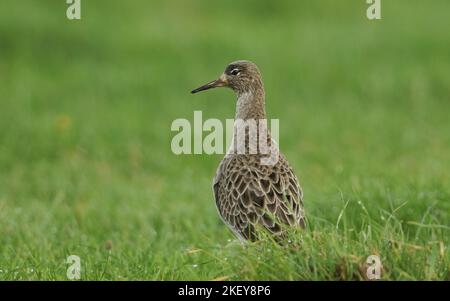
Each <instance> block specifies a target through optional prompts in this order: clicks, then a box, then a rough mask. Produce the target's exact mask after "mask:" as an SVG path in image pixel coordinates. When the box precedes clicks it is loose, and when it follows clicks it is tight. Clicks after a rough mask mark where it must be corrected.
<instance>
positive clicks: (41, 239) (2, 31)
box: [0, 0, 450, 280]
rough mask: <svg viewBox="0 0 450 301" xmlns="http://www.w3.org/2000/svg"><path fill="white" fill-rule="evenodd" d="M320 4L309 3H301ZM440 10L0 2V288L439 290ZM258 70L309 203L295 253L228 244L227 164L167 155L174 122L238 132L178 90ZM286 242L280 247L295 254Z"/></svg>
mask: <svg viewBox="0 0 450 301" xmlns="http://www.w3.org/2000/svg"><path fill="white" fill-rule="evenodd" d="M313 2H314V3H313ZM447 2H448V1H447V0H435V1H431V2H430V1H429V2H427V3H425V2H424V1H407V0H401V1H400V0H398V1H383V2H382V17H383V19H382V20H380V21H368V20H367V19H366V17H365V9H366V4H365V1H342V3H340V4H337V3H336V1H331V0H329V1H304V3H300V1H284V2H282V3H281V1H267V2H264V4H263V3H262V1H256V0H252V1H239V2H238V1H235V2H234V3H229V2H228V1H217V2H212V1H206V0H205V1H190V2H188V1H159V2H156V1H154V2H153V1H128V2H127V3H126V4H125V3H124V2H123V1H82V20H81V21H68V20H67V19H66V18H65V9H66V5H65V1H51V0H45V1H44V0H42V1H32V0H22V1H3V2H2V4H0V279H1V280H11V279H60V280H64V279H66V269H67V267H68V264H66V263H65V261H66V258H67V256H69V255H71V254H75V255H78V256H80V258H81V263H82V268H83V269H82V279H83V280H94V279H98V280H124V279H127V280H133V279H157V280H160V279H165V280H172V279H182V280H210V279H217V278H219V279H227V280H241V279H249V280H253V279H257V280H260V279H269V280H272V279H277V280H278V279H287V280H298V279H311V280H330V279H336V280H338V279H345V280H347V279H364V275H365V267H364V262H365V260H366V258H367V257H368V256H369V255H371V254H376V255H379V256H380V258H381V261H382V264H383V275H382V279H386V280H387V279H389V280H400V279H401V280H409V279H413V280H419V279H433V280H435V279H437V280H450V251H449V248H450V243H449V242H450V235H449V234H450V172H449V171H450V122H449V112H450V99H449V95H450V35H449V34H448V30H447V29H448V28H449V27H450V19H449V18H448V3H447ZM236 59H250V60H253V61H254V62H256V63H257V64H258V65H259V67H260V69H261V70H262V73H263V76H264V80H265V86H266V96H267V111H268V114H269V117H270V118H279V119H280V146H281V149H282V150H283V152H284V153H285V155H286V156H287V158H288V159H289V161H290V162H291V164H292V166H293V167H294V169H295V170H296V172H297V174H298V176H299V178H300V181H301V184H302V186H303V188H304V191H305V209H306V213H307V216H308V221H309V224H308V229H307V230H306V231H305V232H304V233H303V234H302V237H301V248H300V249H299V250H297V251H293V250H286V249H285V248H282V247H278V246H277V245H275V244H273V243H272V242H270V241H262V242H260V243H255V244H249V245H247V246H245V247H243V246H241V245H239V244H238V243H237V242H236V241H235V239H234V237H233V235H232V234H231V233H230V232H229V230H228V229H227V228H226V227H225V226H224V225H223V223H222V222H221V221H220V219H219V217H218V215H217V212H216V208H215V204H214V200H213V195H212V189H211V182H212V178H213V176H214V174H215V169H216V166H217V165H218V163H219V161H220V160H221V156H220V155H214V156H207V155H191V156H176V155H174V154H173V153H172V152H171V150H170V141H171V138H172V137H173V135H174V133H172V132H171V131H170V125H171V123H172V121H173V120H174V119H175V118H188V119H190V120H192V118H193V111H194V110H202V111H203V117H204V119H206V118H219V119H221V120H225V119H226V118H232V117H233V116H234V109H235V108H234V100H233V99H234V96H233V94H232V93H231V91H228V90H224V89H217V90H214V91H210V92H208V93H204V94H199V95H198V96H197V95H196V96H195V97H194V96H191V95H190V94H189V91H190V90H191V89H193V88H195V87H197V86H199V85H200V84H203V83H205V82H207V81H209V80H212V79H214V78H216V77H217V76H218V75H219V74H220V73H221V72H222V70H223V69H224V67H225V65H226V64H227V63H229V62H230V61H233V60H236ZM299 239H300V238H299V236H298V235H296V236H294V235H293V237H292V240H299Z"/></svg>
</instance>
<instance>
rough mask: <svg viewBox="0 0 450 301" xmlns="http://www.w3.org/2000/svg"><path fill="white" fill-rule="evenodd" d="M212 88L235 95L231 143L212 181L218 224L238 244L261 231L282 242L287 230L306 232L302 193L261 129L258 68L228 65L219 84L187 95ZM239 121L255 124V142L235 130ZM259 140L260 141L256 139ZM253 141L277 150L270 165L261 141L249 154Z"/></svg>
mask: <svg viewBox="0 0 450 301" xmlns="http://www.w3.org/2000/svg"><path fill="white" fill-rule="evenodd" d="M216 87H228V88H231V89H232V90H233V91H234V92H235V94H236V96H237V104H236V115H235V125H234V127H235V130H234V133H233V140H232V143H231V147H230V149H229V150H228V152H227V154H226V155H225V156H224V158H223V160H222V162H221V163H220V165H219V167H218V169H217V172H216V176H215V177H214V181H213V191H214V197H215V201H216V205H217V209H218V211H219V215H220V216H221V218H222V220H223V221H224V223H225V224H226V225H227V226H228V227H229V228H230V229H231V230H232V231H233V232H234V233H235V234H236V236H237V237H238V238H239V239H240V240H241V241H246V240H250V241H256V240H258V239H259V238H260V235H259V234H260V233H261V230H262V231H265V232H269V233H270V234H271V235H273V236H274V237H275V238H277V239H279V238H284V236H285V235H284V234H285V233H286V229H287V228H304V227H305V216H304V210H303V191H302V189H301V187H300V185H299V182H298V180H297V177H296V175H295V173H294V171H293V169H292V167H291V166H290V165H289V163H288V161H287V160H286V159H285V157H284V156H283V154H281V152H279V151H278V147H277V145H276V143H275V141H274V140H273V139H272V138H271V136H270V133H269V132H268V130H267V128H264V126H260V125H263V124H265V126H267V122H266V120H267V119H266V111H265V93H264V86H263V82H262V79H261V73H260V71H259V69H258V67H257V66H256V65H255V64H254V63H252V62H250V61H236V62H233V63H230V64H229V65H228V66H227V67H226V69H225V71H224V72H223V74H222V75H221V76H220V77H219V78H218V79H217V80H214V81H212V82H209V83H207V84H206V85H203V86H201V87H199V88H197V89H195V90H193V91H192V92H191V93H197V92H200V91H204V90H208V89H211V88H216ZM238 120H241V121H243V122H244V123H245V122H247V121H251V120H254V121H255V122H256V124H257V125H258V130H257V139H252V137H250V135H251V132H250V130H248V129H244V133H245V134H244V135H238V133H242V131H239V130H238V129H237V128H236V127H237V122H236V121H238ZM262 129H263V130H265V131H262ZM263 132H264V134H266V138H264V137H263V136H262V134H263ZM260 137H263V138H262V139H261V140H260ZM255 140H256V141H258V142H259V141H265V143H266V144H267V145H268V146H269V147H270V148H271V149H272V150H276V152H275V153H276V155H277V158H276V160H274V161H273V162H272V164H270V162H269V163H267V162H264V160H263V159H264V158H267V153H262V148H261V147H260V145H259V143H258V145H257V147H256V152H253V153H252V152H251V148H252V142H253V143H254V141H255ZM240 142H244V145H245V148H244V152H242V151H239V149H238V145H240V144H239V143H240ZM271 153H273V152H271Z"/></svg>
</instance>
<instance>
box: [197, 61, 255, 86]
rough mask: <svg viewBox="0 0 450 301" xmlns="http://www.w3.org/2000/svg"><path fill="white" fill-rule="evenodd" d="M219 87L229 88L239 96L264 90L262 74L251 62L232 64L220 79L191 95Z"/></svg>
mask: <svg viewBox="0 0 450 301" xmlns="http://www.w3.org/2000/svg"><path fill="white" fill-rule="evenodd" d="M217 87H229V88H231V89H233V91H235V92H236V93H238V94H240V93H245V92H248V91H251V90H252V89H255V88H262V81H261V74H260V72H259V69H258V67H257V66H256V65H255V64H254V63H252V62H250V61H236V62H233V63H230V64H229V65H228V66H227V67H226V68H225V71H224V72H223V73H222V75H220V77H219V78H218V79H216V80H214V81H212V82H209V83H207V84H205V85H203V86H201V87H199V88H197V89H195V90H193V91H192V92H191V93H197V92H200V91H204V90H208V89H212V88H217Z"/></svg>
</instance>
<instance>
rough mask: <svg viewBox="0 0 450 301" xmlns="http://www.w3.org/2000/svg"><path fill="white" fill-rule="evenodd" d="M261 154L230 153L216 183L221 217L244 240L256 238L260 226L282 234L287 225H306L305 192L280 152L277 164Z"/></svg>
mask: <svg viewBox="0 0 450 301" xmlns="http://www.w3.org/2000/svg"><path fill="white" fill-rule="evenodd" d="M262 157H263V155H260V154H254V155H252V154H227V155H226V156H225V157H224V159H223V160H222V162H221V163H220V165H219V168H218V170H217V173H216V177H215V179H214V183H213V189H214V196H215V200H216V205H217V208H218V211H219V213H220V216H221V217H222V219H223V220H224V222H225V223H226V224H227V225H228V226H229V227H230V228H231V229H232V230H233V232H234V233H236V234H237V235H238V237H239V238H241V239H248V240H252V241H253V240H256V239H257V238H258V229H259V228H261V229H265V230H267V231H269V232H270V233H272V234H274V235H276V236H278V237H279V236H282V234H283V228H284V227H285V226H288V227H304V226H305V219H304V212H303V192H302V189H301V187H300V185H299V183H298V180H297V177H296V176H295V173H294V171H293V170H292V168H291V167H290V165H289V163H288V161H287V160H286V159H285V157H284V156H283V155H282V154H281V153H279V159H278V161H277V162H276V164H274V165H263V164H261V158H262Z"/></svg>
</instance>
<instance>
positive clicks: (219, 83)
mask: <svg viewBox="0 0 450 301" xmlns="http://www.w3.org/2000/svg"><path fill="white" fill-rule="evenodd" d="M227 85H228V82H227V80H226V77H225V76H224V75H221V76H220V77H219V79H216V80H213V81H212V82H209V83H207V84H206V85H203V86H201V87H198V88H197V89H195V90H192V91H191V93H192V94H194V93H197V92H200V91H205V90H209V89H212V88H217V87H224V86H227Z"/></svg>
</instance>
